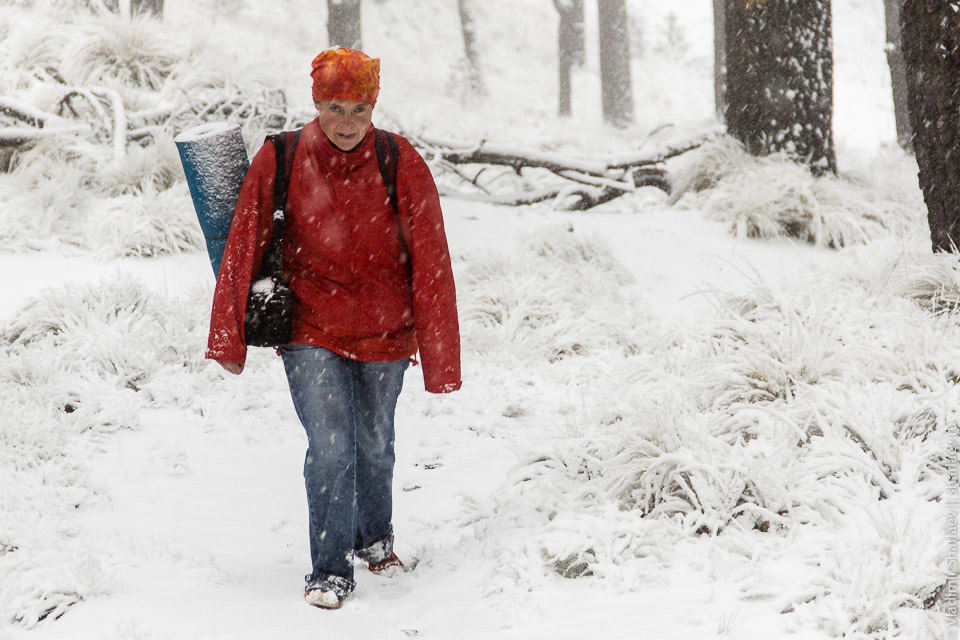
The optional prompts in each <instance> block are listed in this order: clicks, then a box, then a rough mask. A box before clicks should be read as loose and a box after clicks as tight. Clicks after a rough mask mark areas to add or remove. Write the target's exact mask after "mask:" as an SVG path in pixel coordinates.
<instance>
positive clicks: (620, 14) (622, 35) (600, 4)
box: [597, 0, 633, 127]
mask: <svg viewBox="0 0 960 640" xmlns="http://www.w3.org/2000/svg"><path fill="white" fill-rule="evenodd" d="M597 10H598V16H597V19H598V22H599V25H598V26H599V35H600V85H601V97H602V100H603V118H604V120H606V121H607V122H608V123H610V124H612V125H614V126H616V127H625V126H627V125H629V124H630V123H631V122H632V121H633V94H632V89H631V85H630V34H629V32H628V31H627V5H626V2H625V0H597Z"/></svg>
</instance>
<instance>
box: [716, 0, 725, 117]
mask: <svg viewBox="0 0 960 640" xmlns="http://www.w3.org/2000/svg"><path fill="white" fill-rule="evenodd" d="M726 2H727V0H713V108H714V111H716V114H717V120H719V121H720V122H721V123H723V122H726V118H725V116H724V113H725V112H726V108H727V31H726V29H727V26H726V25H727V7H726Z"/></svg>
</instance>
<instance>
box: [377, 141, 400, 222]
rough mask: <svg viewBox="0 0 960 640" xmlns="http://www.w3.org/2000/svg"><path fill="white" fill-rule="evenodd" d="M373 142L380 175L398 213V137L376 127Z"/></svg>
mask: <svg viewBox="0 0 960 640" xmlns="http://www.w3.org/2000/svg"><path fill="white" fill-rule="evenodd" d="M373 134H374V136H373V144H374V147H375V148H376V150H377V165H379V167H380V177H381V178H383V184H384V186H385V187H386V188H387V198H389V199H390V206H392V207H393V211H394V213H397V165H398V164H399V163H400V162H399V161H400V149H399V147H398V146H397V139H396V138H394V137H393V136H392V135H390V134H389V133H387V132H386V131H383V130H382V129H376V130H374V132H373Z"/></svg>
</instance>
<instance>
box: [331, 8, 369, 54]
mask: <svg viewBox="0 0 960 640" xmlns="http://www.w3.org/2000/svg"><path fill="white" fill-rule="evenodd" d="M360 26H361V21H360V0H327V42H328V43H329V45H330V46H331V47H337V46H339V47H347V48H348V49H362V48H363V38H362V36H361V30H360Z"/></svg>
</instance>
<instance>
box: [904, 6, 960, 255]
mask: <svg viewBox="0 0 960 640" xmlns="http://www.w3.org/2000/svg"><path fill="white" fill-rule="evenodd" d="M900 9H901V14H900V26H901V35H902V38H903V55H904V59H905V61H906V68H907V74H906V77H907V98H908V103H909V107H910V125H911V127H912V129H913V150H914V153H915V154H916V157H917V166H918V168H919V170H920V174H919V175H920V189H921V190H922V191H923V200H924V202H926V205H927V220H928V222H929V224H930V240H931V244H932V245H933V250H934V251H956V249H957V247H958V246H960V12H958V3H957V2H956V1H952V0H903V3H902V4H901V5H900Z"/></svg>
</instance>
